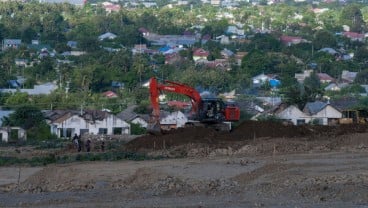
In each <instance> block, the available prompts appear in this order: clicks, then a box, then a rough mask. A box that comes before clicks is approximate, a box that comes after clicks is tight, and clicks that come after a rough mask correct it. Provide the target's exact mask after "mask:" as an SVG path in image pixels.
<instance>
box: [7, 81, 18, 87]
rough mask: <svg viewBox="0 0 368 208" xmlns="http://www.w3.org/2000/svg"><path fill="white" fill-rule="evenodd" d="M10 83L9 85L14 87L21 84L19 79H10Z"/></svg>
mask: <svg viewBox="0 0 368 208" xmlns="http://www.w3.org/2000/svg"><path fill="white" fill-rule="evenodd" d="M8 84H9V86H10V87H13V88H18V87H20V84H19V83H18V81H17V80H9V81H8Z"/></svg>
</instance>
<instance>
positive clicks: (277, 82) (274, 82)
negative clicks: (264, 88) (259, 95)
mask: <svg viewBox="0 0 368 208" xmlns="http://www.w3.org/2000/svg"><path fill="white" fill-rule="evenodd" d="M269 83H270V85H271V87H278V86H280V85H281V82H280V80H277V79H270V81H269Z"/></svg>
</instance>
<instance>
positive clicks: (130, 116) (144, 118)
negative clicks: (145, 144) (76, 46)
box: [116, 105, 149, 128]
mask: <svg viewBox="0 0 368 208" xmlns="http://www.w3.org/2000/svg"><path fill="white" fill-rule="evenodd" d="M136 107H137V106H136V105H130V106H128V108H127V109H125V110H123V111H122V112H120V113H118V114H117V115H116V117H118V118H120V119H122V120H124V121H126V122H129V123H134V124H138V125H139V126H141V127H143V128H147V125H148V120H149V116H148V115H140V114H137V113H135V112H134V109H135V108H136Z"/></svg>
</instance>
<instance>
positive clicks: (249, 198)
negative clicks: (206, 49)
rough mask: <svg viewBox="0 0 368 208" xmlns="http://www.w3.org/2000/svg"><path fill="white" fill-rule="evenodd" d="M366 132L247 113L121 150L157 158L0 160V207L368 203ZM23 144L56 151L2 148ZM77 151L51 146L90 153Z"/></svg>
mask: <svg viewBox="0 0 368 208" xmlns="http://www.w3.org/2000/svg"><path fill="white" fill-rule="evenodd" d="M367 130H368V125H356V124H351V125H336V126H318V125H303V126H292V125H287V124H283V123H277V122H276V123H275V122H255V121H246V122H244V123H241V124H239V125H238V126H237V127H236V128H234V129H233V131H232V132H218V131H215V130H213V129H210V128H198V127H193V128H183V129H177V130H173V131H169V132H165V133H164V134H162V135H144V136H141V137H138V138H134V139H133V140H131V141H129V142H127V143H125V144H124V145H122V146H121V147H120V146H119V147H118V148H119V149H120V150H121V151H124V152H138V153H143V154H146V155H147V156H148V157H147V158H156V159H155V160H153V159H148V160H143V161H130V160H121V161H114V162H111V161H97V162H93V161H89V162H74V163H66V164H50V165H47V166H39V167H30V166H25V165H13V166H7V167H0V207H181V208H184V207H186V208H199V207H216V208H217V207H218V208H220V207H280V208H281V207H283V208H284V207H368V132H367ZM106 142H108V141H106ZM26 150H27V151H28V152H27V155H30V154H37V155H39V154H50V151H51V150H50V151H45V150H43V151H42V152H37V150H34V149H20V148H18V149H15V150H14V149H11V148H0V155H2V154H5V153H6V154H8V153H9V154H10V153H12V154H20V155H22V154H23V152H26ZM72 151H73V150H69V149H59V150H54V152H53V154H64V155H65V154H86V155H87V154H93V152H92V153H77V152H72ZM96 151H97V150H96ZM15 152H16V153H15ZM150 156H153V157H150ZM157 158H160V159H157Z"/></svg>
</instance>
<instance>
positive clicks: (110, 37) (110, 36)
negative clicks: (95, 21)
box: [98, 32, 118, 41]
mask: <svg viewBox="0 0 368 208" xmlns="http://www.w3.org/2000/svg"><path fill="white" fill-rule="evenodd" d="M116 37H118V36H117V35H115V34H114V33H111V32H107V33H104V34H102V35H100V36H98V40H100V41H103V40H105V39H108V40H113V39H115V38H116Z"/></svg>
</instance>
